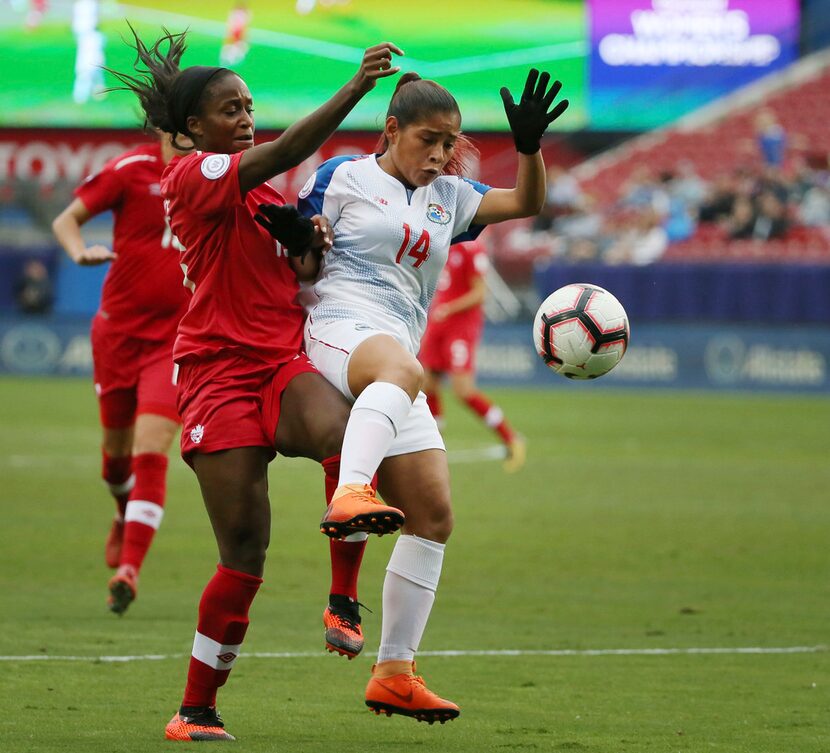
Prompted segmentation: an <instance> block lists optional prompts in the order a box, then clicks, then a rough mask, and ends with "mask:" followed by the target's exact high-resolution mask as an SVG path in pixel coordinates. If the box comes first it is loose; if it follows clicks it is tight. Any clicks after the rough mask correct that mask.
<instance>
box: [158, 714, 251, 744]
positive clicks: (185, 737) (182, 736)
mask: <svg viewBox="0 0 830 753" xmlns="http://www.w3.org/2000/svg"><path fill="white" fill-rule="evenodd" d="M183 711H185V709H180V710H179V712H178V713H176V714H173V718H172V719H171V720H170V721H169V722H168V723H167V727H166V728H165V730H164V736H165V737H166V738H167V739H168V740H182V741H185V742H191V741H193V742H206V741H223V740H227V741H231V740H236V738H235V737H234V736H233V735H231V734H229V733H227V732H225V723H224V722H223V721H222V717H221V716H219V712H218V711H217V710H216V709H215V708H212V707H211V708H199V709H196V708H194V709H187V713H182V712H183Z"/></svg>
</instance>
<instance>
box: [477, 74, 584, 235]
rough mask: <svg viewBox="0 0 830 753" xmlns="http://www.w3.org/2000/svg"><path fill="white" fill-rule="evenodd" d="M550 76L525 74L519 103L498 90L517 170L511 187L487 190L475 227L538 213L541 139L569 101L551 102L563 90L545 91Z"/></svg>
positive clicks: (556, 87)
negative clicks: (511, 137)
mask: <svg viewBox="0 0 830 753" xmlns="http://www.w3.org/2000/svg"><path fill="white" fill-rule="evenodd" d="M549 82H550V74H549V73H547V72H546V71H545V72H543V73H542V74H541V75H540V74H539V71H537V70H536V69H535V68H531V70H530V72H529V73H528V74H527V80H526V81H525V87H524V91H522V96H521V98H520V100H519V102H518V103H516V102H514V101H513V95H512V94H510V91H509V90H508V89H507V88H506V87H502V89H501V98H502V102H503V103H504V112H505V114H506V115H507V122H508V123H509V124H510V130H511V132H512V133H513V141H514V142H515V144H516V151H517V152H518V153H519V167H518V170H517V173H516V185H515V187H514V188H512V189H510V188H494V189H491V190H490V191H488V192H487V193H486V194H485V195H484V198H483V199H482V200H481V204H480V205H479V208H478V214H476V216H475V218H474V219H473V223H474V224H490V223H493V222H502V221H504V220H512V219H516V218H517V217H530V216H531V215H534V214H538V212H539V211H540V210H541V209H542V205H543V204H544V201H545V163H544V160H543V159H542V150H541V140H542V136H543V134H544V133H545V131H546V130H547V128H548V126H549V125H550V124H551V123H553V121H554V120H556V119H557V118H558V117H559V116H560V115H561V114H562V113H563V112H565V110H567V109H568V100H567V99H563V100H560V101H559V102H558V103H557V104H555V105H554V100H555V99H556V96H557V95H558V94H559V91H560V90H561V89H562V84H561V83H560V82H559V81H554V82H553V84H552V85H551V86H550V88H548V84H549Z"/></svg>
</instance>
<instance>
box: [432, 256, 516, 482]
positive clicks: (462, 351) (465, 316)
mask: <svg viewBox="0 0 830 753" xmlns="http://www.w3.org/2000/svg"><path fill="white" fill-rule="evenodd" d="M488 266H489V261H488V259H487V252H486V251H485V250H484V246H482V245H481V243H479V242H478V241H469V242H466V243H456V244H454V245H452V246H450V254H449V257H448V259H447V264H446V266H445V267H444V270H443V272H442V273H441V278H440V279H439V281H438V290H437V292H436V294H435V299H434V301H433V304H432V308H431V309H430V313H429V321H428V323H427V328H426V332H424V338H423V340H421V350H420V351H419V353H418V360H419V361H420V362H421V364H422V365H423V367H424V392H425V393H426V396H427V404H428V405H429V408H430V410H431V411H432V415H433V416H435V420H436V421H438V423H439V425H440V424H441V419H442V412H441V394H440V389H441V378H442V376H443V375H444V374H449V377H450V385H451V387H452V391H453V394H454V395H455V396H456V397H457V398H458V399H459V400H460V401H461V402H463V403H464V404H465V405H466V406H467V407H468V408H469V409H470V410H471V411H473V413H475V414H476V415H477V416H479V418H481V419H482V420H483V421H484V422H485V423H486V424H487V426H489V427H490V428H491V429H493V430H494V431H495V432H497V433H498V435H499V437H500V438H501V441H502V442H503V443H504V446H505V450H506V453H507V457H506V459H505V461H504V468H505V470H506V471H508V472H510V473H512V472H515V471H517V470H519V468H521V467H522V466H523V465H524V462H525V443H524V440H523V439H522V437H520V436H519V435H518V434H516V432H515V431H513V429H512V428H511V426H510V424H508V423H507V419H505V417H504V413H503V412H502V410H501V408H499V407H498V406H497V405H493V403H491V402H490V400H488V399H487V398H486V397H485V396H484V395H483V394H482V393H481V392H479V391H478V389H477V387H476V377H475V374H476V349H477V348H478V344H479V341H480V340H481V330H482V327H483V326H484V300H485V298H486V297H487V285H486V283H485V275H486V273H487V268H488Z"/></svg>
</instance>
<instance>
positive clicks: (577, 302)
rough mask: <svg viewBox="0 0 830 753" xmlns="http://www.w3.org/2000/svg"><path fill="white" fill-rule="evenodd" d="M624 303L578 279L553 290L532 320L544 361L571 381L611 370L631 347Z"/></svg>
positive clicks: (599, 375)
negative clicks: (576, 281)
mask: <svg viewBox="0 0 830 753" xmlns="http://www.w3.org/2000/svg"><path fill="white" fill-rule="evenodd" d="M628 334H629V329H628V316H627V315H626V313H625V309H624V308H623V307H622V304H621V303H620V302H619V301H618V300H617V299H616V298H614V296H613V295H611V293H609V292H608V291H607V290H603V289H602V288H600V287H598V286H597V285H587V284H584V283H574V284H573V285H566V286H565V287H564V288H559V290H557V291H555V292H554V293H551V294H550V295H549V296H548V297H547V298H545V300H544V301H543V302H542V305H541V306H539V310H538V311H537V312H536V318H535V319H534V321H533V342H534V344H535V345H536V352H537V353H538V354H539V355H540V356H541V357H542V360H543V361H544V362H545V363H546V364H547V365H548V366H549V367H550V368H551V369H553V370H554V371H555V372H556V373H557V374H561V375H562V376H564V377H568V379H596V378H597V377H601V376H602V375H603V374H607V373H608V372H609V371H611V369H613V368H614V367H615V366H616V365H617V364H618V363H619V362H620V361H621V360H622V357H623V355H625V350H626V348H627V347H628Z"/></svg>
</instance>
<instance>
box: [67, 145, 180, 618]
mask: <svg viewBox="0 0 830 753" xmlns="http://www.w3.org/2000/svg"><path fill="white" fill-rule="evenodd" d="M182 153H183V152H182ZM174 154H176V150H175V149H174V147H173V145H172V143H171V141H170V137H169V136H168V135H166V134H161V135H160V139H159V141H158V142H157V143H155V144H145V145H141V146H138V147H136V148H135V149H131V150H130V151H128V152H125V153H124V154H121V155H119V156H118V157H115V158H114V159H112V160H110V161H109V162H108V163H107V164H106V165H105V166H104V168H103V169H102V170H101V171H100V172H98V173H96V174H95V175H92V176H90V177H89V178H87V179H86V181H85V182H84V183H82V184H81V185H80V186H79V187H78V188H77V189H75V199H74V200H73V201H72V203H71V204H70V205H69V206H68V207H66V209H64V210H63V212H61V213H60V214H59V215H58V216H57V217H56V218H55V220H54V222H53V223H52V227H53V229H54V232H55V235H56V236H57V239H58V241H60V243H61V245H62V246H63V247H64V249H65V250H66V253H67V254H68V255H69V257H70V258H71V259H72V260H73V261H74V262H75V263H76V264H81V265H84V266H92V265H97V264H106V263H110V264H111V266H110V268H109V270H108V272H107V276H106V279H105V281H104V287H103V291H102V293H101V304H100V308H99V309H98V312H97V313H96V315H95V318H94V319H93V320H92V355H93V365H94V380H95V392H96V394H97V395H98V404H99V409H100V416H101V425H102V427H103V429H104V436H103V443H102V454H103V469H102V476H103V479H104V481H105V482H106V484H107V485H108V487H109V490H110V493H111V494H112V496H113V497H114V498H115V502H116V514H115V519H114V520H113V523H112V528H111V530H110V534H109V537H108V539H107V544H106V551H105V557H106V562H107V565H109V566H110V567H113V568H118V570H117V572H116V574H115V575H114V576H113V578H112V579H111V580H110V582H109V590H110V596H109V602H108V603H109V608H110V609H111V610H112V611H113V612H115V613H116V614H123V612H124V611H125V610H126V609H127V607H128V606H129V605H130V602H132V601H133V600H134V599H135V597H136V592H137V587H138V573H139V570H140V569H141V565H142V563H143V562H144V557H145V556H146V554H147V550H148V549H149V547H150V543H151V542H152V540H153V536H154V534H155V532H156V531H157V530H158V527H159V524H160V523H161V519H162V516H163V515H164V498H165V491H166V486H165V476H166V473H167V452H168V450H169V449H170V445H171V443H172V442H173V439H174V437H175V435H176V432H177V430H178V425H179V415H178V413H177V411H176V386H175V381H174V373H173V366H174V365H173V341H174V339H175V337H176V327H177V326H178V323H179V319H180V318H181V316H182V314H183V313H184V312H185V310H186V309H187V291H186V290H185V289H184V286H183V285H182V272H181V269H180V267H179V249H178V246H177V243H176V242H175V238H174V237H173V234H172V232H171V231H170V228H169V227H168V226H167V223H166V222H165V219H164V210H163V207H162V200H161V187H160V185H159V184H160V181H161V174H162V171H163V170H164V167H165V165H166V164H167V163H168V162H170V160H171V159H172V157H173V156H174ZM108 210H112V212H113V215H114V219H115V224H114V229H113V243H112V250H110V249H108V248H106V247H105V246H100V245H93V246H87V244H86V242H85V241H84V239H83V236H82V235H81V229H80V228H81V226H82V225H83V224H84V223H85V222H87V221H88V220H89V219H91V218H92V217H94V216H95V215H97V214H101V213H102V212H106V211H108Z"/></svg>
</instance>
